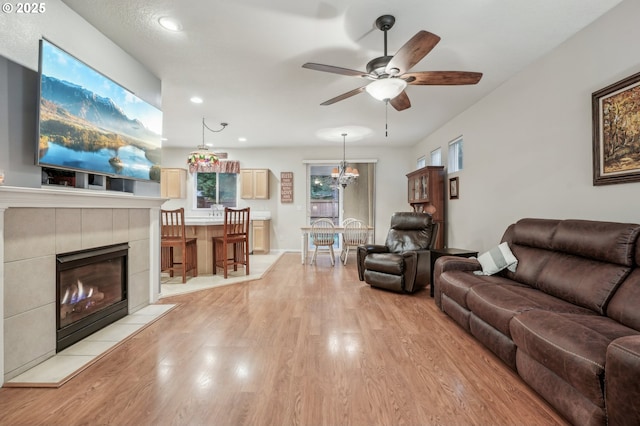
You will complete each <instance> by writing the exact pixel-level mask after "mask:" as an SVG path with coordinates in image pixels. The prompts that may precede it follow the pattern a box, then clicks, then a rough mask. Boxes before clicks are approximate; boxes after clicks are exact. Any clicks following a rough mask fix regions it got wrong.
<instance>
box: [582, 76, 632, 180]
mask: <svg viewBox="0 0 640 426" xmlns="http://www.w3.org/2000/svg"><path fill="white" fill-rule="evenodd" d="M591 98H592V100H591V106H592V116H593V117H592V119H593V185H608V184H614V183H627V182H640V72H639V73H636V74H634V75H632V76H630V77H627V78H625V79H623V80H620V81H618V82H616V83H614V84H612V85H610V86H607V87H605V88H604V89H601V90H598V91H597V92H594V93H593V94H592V96H591Z"/></svg>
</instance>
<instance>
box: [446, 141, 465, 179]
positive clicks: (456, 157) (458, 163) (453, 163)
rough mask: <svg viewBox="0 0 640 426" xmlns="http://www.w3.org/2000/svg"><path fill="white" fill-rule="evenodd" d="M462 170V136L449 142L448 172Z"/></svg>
mask: <svg viewBox="0 0 640 426" xmlns="http://www.w3.org/2000/svg"><path fill="white" fill-rule="evenodd" d="M460 170H462V136H460V137H459V138H457V139H455V140H453V141H451V142H449V173H455V172H458V171H460Z"/></svg>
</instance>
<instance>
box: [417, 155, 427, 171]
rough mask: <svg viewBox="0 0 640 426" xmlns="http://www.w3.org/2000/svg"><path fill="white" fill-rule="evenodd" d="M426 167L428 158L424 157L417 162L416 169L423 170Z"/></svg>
mask: <svg viewBox="0 0 640 426" xmlns="http://www.w3.org/2000/svg"><path fill="white" fill-rule="evenodd" d="M426 165H427V157H425V156H424V155H423V156H422V157H420V158H418V161H417V162H416V169H421V168H423V167H424V166H426Z"/></svg>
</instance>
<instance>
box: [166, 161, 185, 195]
mask: <svg viewBox="0 0 640 426" xmlns="http://www.w3.org/2000/svg"><path fill="white" fill-rule="evenodd" d="M160 197H162V198H187V170H186V169H171V168H163V169H161V170H160Z"/></svg>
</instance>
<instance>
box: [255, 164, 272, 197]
mask: <svg viewBox="0 0 640 426" xmlns="http://www.w3.org/2000/svg"><path fill="white" fill-rule="evenodd" d="M253 173H254V175H253V177H254V180H253V184H254V187H253V196H254V198H256V199H258V200H266V199H268V198H269V170H268V169H264V170H254V171H253Z"/></svg>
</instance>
